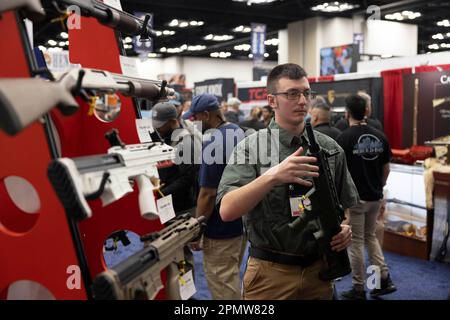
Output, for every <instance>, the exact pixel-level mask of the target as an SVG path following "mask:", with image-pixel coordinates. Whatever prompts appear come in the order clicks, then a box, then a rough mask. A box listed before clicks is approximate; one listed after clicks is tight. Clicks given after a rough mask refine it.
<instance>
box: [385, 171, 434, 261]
mask: <svg viewBox="0 0 450 320" xmlns="http://www.w3.org/2000/svg"><path fill="white" fill-rule="evenodd" d="M423 173H424V168H423V167H422V166H414V165H403V164H394V163H391V164H390V174H389V177H388V180H387V182H386V186H385V188H384V197H385V201H386V209H385V213H384V231H385V232H384V243H383V247H384V248H385V249H386V250H389V251H393V252H397V253H400V254H404V255H409V256H416V257H419V258H423V259H427V258H428V250H427V241H428V240H427V236H428V230H427V229H428V227H429V226H428V223H427V216H428V211H427V208H426V199H425V182H424V177H423Z"/></svg>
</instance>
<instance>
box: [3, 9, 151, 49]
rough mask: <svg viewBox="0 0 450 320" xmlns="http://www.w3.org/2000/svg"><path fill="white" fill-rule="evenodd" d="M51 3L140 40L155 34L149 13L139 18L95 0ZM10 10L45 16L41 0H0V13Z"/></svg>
mask: <svg viewBox="0 0 450 320" xmlns="http://www.w3.org/2000/svg"><path fill="white" fill-rule="evenodd" d="M51 3H52V4H53V6H54V7H55V8H56V9H57V10H58V11H59V12H60V13H64V14H72V13H76V14H80V15H82V16H85V17H93V18H95V19H97V21H98V22H100V23H101V24H103V25H106V26H108V27H110V28H113V29H115V30H117V31H120V32H122V33H124V34H127V35H132V36H140V40H141V41H146V40H148V39H149V38H150V37H155V36H156V33H155V31H154V30H153V29H152V28H151V27H150V25H149V21H150V15H147V16H146V17H145V19H144V20H141V19H139V18H137V17H135V16H133V15H132V14H129V13H127V12H124V11H121V10H118V9H116V8H114V7H111V6H109V5H107V4H105V3H103V2H100V1H96V0H55V1H51ZM11 10H20V11H22V12H24V14H25V16H26V17H28V18H30V19H32V20H40V19H42V18H43V17H44V16H45V11H44V9H43V6H42V2H41V0H2V1H1V2H0V14H1V13H2V12H6V11H11Z"/></svg>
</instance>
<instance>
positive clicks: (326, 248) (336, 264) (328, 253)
mask: <svg viewBox="0 0 450 320" xmlns="http://www.w3.org/2000/svg"><path fill="white" fill-rule="evenodd" d="M305 126H306V132H307V134H308V140H309V148H308V149H309V153H310V155H311V156H312V157H315V158H317V165H318V166H319V177H317V178H314V179H313V181H314V185H313V187H314V188H315V189H316V191H315V192H313V193H312V195H311V196H310V197H309V198H310V200H311V203H312V204H313V205H314V204H315V203H320V210H316V211H311V212H308V211H307V210H305V211H304V213H302V214H301V215H300V216H299V217H298V218H297V219H296V220H294V221H293V222H292V223H290V224H289V226H290V227H291V228H302V227H303V226H304V225H305V224H306V223H307V222H308V221H310V220H311V219H314V218H318V219H319V222H320V225H321V227H322V228H321V230H320V231H319V233H318V234H315V236H316V239H317V241H318V243H319V248H320V250H321V253H323V254H324V255H325V258H326V262H327V267H326V268H324V269H323V270H321V271H320V273H319V277H320V278H321V279H322V280H324V281H328V280H333V279H336V278H339V277H342V276H345V275H347V274H349V273H350V272H351V268H350V261H349V259H348V255H347V250H346V249H344V250H342V251H340V252H336V251H332V250H331V246H330V242H331V238H332V237H333V236H334V235H336V234H338V233H339V232H340V231H341V222H342V220H344V219H345V215H344V209H343V208H342V205H341V204H340V201H339V198H338V195H337V191H336V186H335V183H334V181H333V176H332V174H331V170H330V166H329V163H328V158H329V157H332V156H336V153H334V154H330V153H328V152H327V151H325V150H324V149H322V148H321V147H320V146H319V144H318V143H317V141H316V138H315V136H314V132H313V129H312V126H311V122H310V121H307V122H306V124H305Z"/></svg>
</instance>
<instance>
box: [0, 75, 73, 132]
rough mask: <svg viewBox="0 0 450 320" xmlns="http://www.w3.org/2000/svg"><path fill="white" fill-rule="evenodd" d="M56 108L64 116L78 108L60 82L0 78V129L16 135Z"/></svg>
mask: <svg viewBox="0 0 450 320" xmlns="http://www.w3.org/2000/svg"><path fill="white" fill-rule="evenodd" d="M55 106H57V107H58V108H59V109H60V110H61V112H62V113H63V114H64V115H71V114H73V113H75V112H76V111H77V110H78V108H79V106H78V103H77V102H76V101H75V99H74V98H73V96H72V94H71V92H70V91H67V89H66V88H64V86H63V85H62V84H61V83H57V82H50V81H46V80H44V79H39V78H32V79H0V128H1V129H3V130H4V131H5V132H6V133H7V134H9V135H15V134H17V133H18V132H20V131H21V130H23V129H24V128H25V127H27V126H28V125H30V124H31V123H32V122H34V121H36V120H37V119H39V118H40V117H42V116H43V115H44V114H46V113H47V112H49V111H50V110H51V109H53V107H55Z"/></svg>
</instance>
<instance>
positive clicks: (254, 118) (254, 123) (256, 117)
mask: <svg viewBox="0 0 450 320" xmlns="http://www.w3.org/2000/svg"><path fill="white" fill-rule="evenodd" d="M261 115H262V110H261V108H259V107H255V108H253V109H252V111H250V118H249V119H248V120H245V121H242V122H239V126H240V127H245V128H252V129H255V130H256V131H258V130H259V129H264V128H265V126H264V124H263V123H262V122H261V121H260V119H261Z"/></svg>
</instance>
